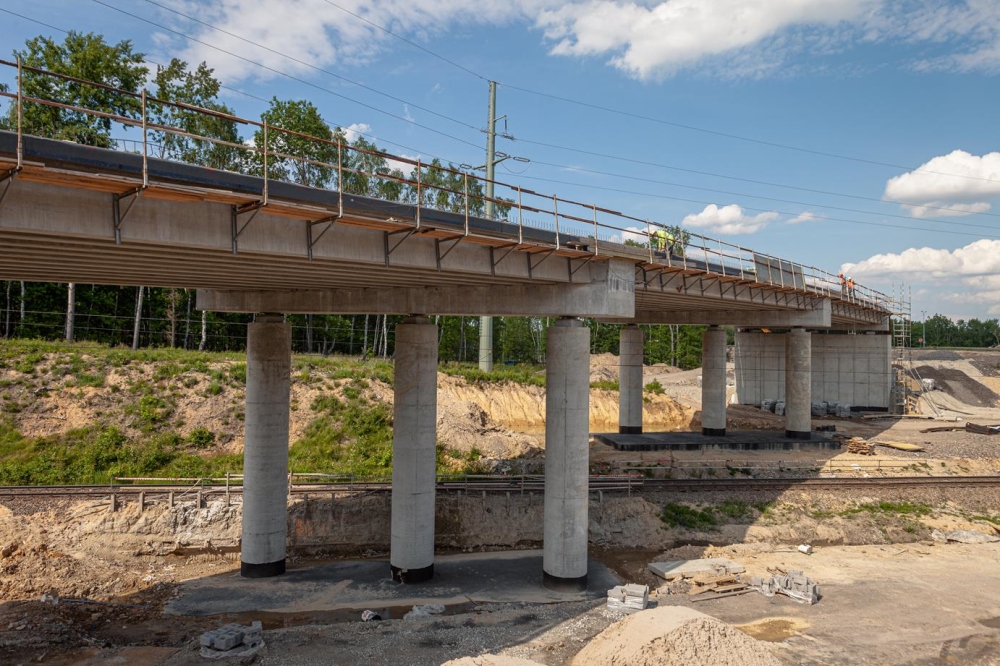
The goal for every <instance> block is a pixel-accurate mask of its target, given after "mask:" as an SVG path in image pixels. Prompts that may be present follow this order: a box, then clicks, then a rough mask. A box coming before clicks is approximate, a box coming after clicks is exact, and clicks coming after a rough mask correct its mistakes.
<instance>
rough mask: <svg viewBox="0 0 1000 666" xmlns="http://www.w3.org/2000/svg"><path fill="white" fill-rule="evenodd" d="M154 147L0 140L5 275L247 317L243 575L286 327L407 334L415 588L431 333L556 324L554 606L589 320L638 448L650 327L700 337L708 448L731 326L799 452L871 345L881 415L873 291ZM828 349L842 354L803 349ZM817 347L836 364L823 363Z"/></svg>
mask: <svg viewBox="0 0 1000 666" xmlns="http://www.w3.org/2000/svg"><path fill="white" fill-rule="evenodd" d="M8 96H10V95H8ZM143 101H145V98H143ZM122 122H125V121H122ZM129 122H130V123H131V124H133V125H137V124H138V121H135V120H134V119H133V120H131V121H129ZM143 123H145V120H143ZM270 129H271V131H276V128H270ZM142 131H143V138H144V141H143V147H142V151H141V152H136V153H128V152H121V151H115V150H109V149H101V148H94V147H86V146H80V145H76V144H72V143H67V142H62V141H55V140H49V139H43V138H38V137H32V136H26V135H22V134H21V133H20V132H0V278H4V279H19V280H37V281H64V282H87V283H98V284H115V285H122V284H131V285H156V286H164V287H179V288H196V289H198V307H199V308H201V309H208V310H213V311H225V312H245V313H255V314H256V317H255V321H254V322H253V323H251V324H249V330H248V349H247V391H246V447H245V451H244V467H245V480H244V484H245V485H244V512H243V537H242V574H243V575H244V576H247V577H264V576H273V575H278V574H281V573H282V572H284V570H285V547H286V499H285V498H286V478H287V477H286V472H287V467H288V444H289V442H288V419H289V385H290V368H291V347H290V340H291V332H290V328H289V326H288V324H286V323H285V322H284V316H283V315H285V314H289V313H317V314H318V313H332V314H354V313H388V314H401V315H405V316H406V318H405V319H404V321H403V323H401V324H400V325H399V326H398V327H397V330H396V341H397V342H396V353H395V381H394V392H395V406H394V439H393V480H392V526H391V554H390V566H391V575H392V576H393V577H394V578H395V579H397V580H400V581H402V582H407V583H409V582H419V581H422V580H426V579H428V578H430V577H431V576H432V575H433V571H434V501H435V467H434V466H435V462H434V461H435V443H436V433H435V423H436V367H437V343H436V341H437V333H436V327H435V326H434V325H433V324H432V323H431V320H430V319H429V315H435V314H463V315H526V316H547V317H557V318H558V319H557V321H556V323H555V324H554V326H552V327H551V328H549V330H548V333H547V349H548V356H547V370H546V381H547V387H548V388H547V398H546V425H545V440H546V456H545V511H544V516H545V517H544V520H545V525H544V535H545V536H544V564H543V578H544V582H545V584H546V585H547V586H549V587H552V588H554V589H581V588H583V587H585V586H586V578H587V530H588V519H587V506H588V498H587V492H588V490H587V488H588V436H589V433H588V406H589V402H588V401H589V397H588V395H589V333H588V329H587V328H586V327H585V326H583V324H582V322H580V321H579V319H578V318H580V317H594V318H598V319H600V320H602V321H607V322H614V323H620V324H626V326H625V327H624V328H623V330H622V334H621V356H620V358H621V379H620V396H621V397H620V401H621V403H620V406H621V409H620V430H621V431H622V432H627V433H633V432H641V431H642V404H643V402H642V388H643V381H642V358H643V353H642V350H643V334H642V331H641V330H640V328H639V327H638V326H637V324H642V323H651V324H667V323H671V324H674V323H676V324H705V325H708V326H709V328H708V329H707V330H706V332H705V334H704V347H703V354H704V368H703V413H702V424H703V433H704V435H705V436H714V437H718V436H724V435H725V432H726V404H725V401H726V370H725V367H726V366H725V363H726V357H725V354H726V334H725V331H724V330H723V329H722V328H720V326H722V325H729V326H736V327H740V328H744V329H752V330H753V331H757V330H758V329H760V328H762V327H765V328H767V329H770V330H771V331H772V332H771V334H770V335H769V336H766V340H765V341H763V342H762V341H761V340H762V338H761V336H760V333H759V332H747V333H740V334H739V338H738V346H742V347H743V348H745V349H747V350H748V351H747V352H746V357H745V358H744V359H743V365H742V368H741V370H740V372H741V375H744V376H741V378H738V381H743V382H744V383H753V382H751V381H750V380H749V379H747V377H748V376H749V374H752V373H758V374H759V380H760V385H761V386H763V385H767V384H768V382H770V386H771V387H772V388H773V391H774V393H776V395H773V396H770V397H780V395H777V394H778V393H783V394H784V397H785V400H786V403H787V407H786V409H787V434H788V435H789V436H795V437H803V438H804V437H808V436H809V433H810V430H811V423H810V406H811V401H812V399H813V398H814V397H815V396H816V395H817V393H820V392H822V391H824V390H827V388H828V384H829V385H833V386H834V389H835V390H842V389H843V388H844V386H842V384H843V383H844V382H848V383H850V382H852V381H854V380H853V379H851V377H854V375H850V376H847V375H842V373H841V374H836V373H835V375H834V378H833V379H823V380H822V381H820V382H818V383H817V381H816V379H815V377H814V373H813V366H814V365H816V364H817V363H819V364H820V365H821V366H822V367H821V368H818V371H819V370H822V371H827V370H828V368H827V365H831V366H832V365H836V364H838V363H839V366H840V367H845V366H847V365H850V362H851V361H850V359H851V358H853V357H855V356H856V355H857V349H858V347H857V345H859V344H862V343H865V342H866V340H872V341H876V342H877V344H874V346H871V348H872V349H875V350H876V351H877V353H876V354H875V355H874V358H876V359H877V361H876V365H877V366H878V371H877V376H878V377H882V375H883V374H884V376H885V382H886V385H885V391H884V392H885V399H886V400H887V399H888V384H887V382H888V373H889V346H888V337H887V336H886V335H885V332H886V331H887V330H888V321H889V319H888V318H889V316H890V313H891V309H890V307H889V303H888V301H887V299H886V298H885V297H884V296H883V295H881V294H879V293H877V292H874V291H871V290H868V289H865V288H864V287H861V286H858V287H857V288H856V289H855V290H854V291H852V292H850V293H846V292H843V291H842V289H841V285H840V283H839V281H838V280H837V278H836V277H834V276H833V275H831V274H829V273H825V272H823V271H820V270H817V269H814V268H810V267H807V266H802V265H800V264H796V263H794V262H792V261H787V260H782V259H777V258H775V257H771V256H768V255H766V254H762V253H758V252H753V251H751V250H748V249H746V248H743V247H739V246H735V245H731V244H728V243H723V242H720V241H716V240H713V239H708V238H704V237H701V236H692V237H690V238H685V239H684V241H683V243H682V244H681V245H680V246H678V247H674V248H671V249H669V250H665V251H663V252H657V251H655V250H654V248H653V243H650V242H649V239H650V238H651V237H652V234H653V233H654V232H655V229H656V228H657V226H658V225H655V223H652V222H649V221H643V220H636V219H635V218H630V217H628V216H626V215H622V214H620V213H616V212H614V211H610V210H607V209H603V208H599V207H597V206H595V205H590V204H582V203H577V202H573V201H569V200H566V199H560V198H559V197H556V196H552V195H541V194H538V193H536V192H533V191H531V190H526V189H523V188H520V187H517V186H508V194H509V195H510V196H509V197H507V198H506V199H505V201H504V202H505V203H506V204H508V205H510V212H509V214H508V215H507V217H506V218H505V219H504V220H502V221H496V220H490V219H483V218H479V217H476V216H474V215H470V213H469V195H468V190H466V193H465V210H464V211H462V210H461V206H459V207H458V208H459V210H458V212H456V211H455V207H454V206H452V207H451V208H450V209H449V210H438V209H436V208H434V207H432V206H430V205H428V204H427V203H425V200H424V198H423V197H422V196H421V195H420V192H421V189H420V188H421V184H420V182H419V173H420V170H419V164H416V163H415V166H416V167H418V168H417V169H416V171H415V172H414V173H416V174H418V175H417V176H416V178H417V182H416V183H415V187H416V192H417V196H416V197H415V201H411V202H410V203H397V202H389V201H383V200H379V199H373V198H367V197H364V196H358V195H352V194H349V193H346V192H343V191H336V190H326V189H318V188H310V187H303V186H299V185H293V184H289V183H286V182H279V181H275V180H273V179H268V178H266V177H264V178H258V177H252V176H247V175H242V174H237V173H229V172H224V171H218V170H214V169H209V168H204V167H199V166H192V165H188V164H182V163H178V162H174V161H169V160H162V159H152V158H150V157H148V155H147V150H146V148H147V146H146V145H145V131H146V127H145V124H143V126H142ZM264 150H265V163H266V159H267V155H266V148H265V149H264ZM272 158H273V156H272ZM341 168H342V167H341ZM341 176H342V174H341ZM466 177H467V178H470V176H466ZM411 178H412V176H411ZM339 182H343V180H340V181H339ZM410 185H411V187H412V186H413V185H414V183H411V184H410ZM451 195H452V196H453V197H454V196H458V195H457V194H456V193H451ZM498 196H500V195H498ZM626 239H637V241H638V242H637V243H629V244H626V243H625V242H624V241H625V240H626ZM837 332H851V333H854V335H840V334H837ZM864 332H871V333H872V334H871V335H868V336H866V335H858V333H864ZM825 338H830V339H834V338H837V339H842V340H846V341H847V342H846V343H844V342H839V343H838V344H836V345H831V344H827V343H826V342H825V341H824V342H823V343H822V344H820V345H816V344H814V342H813V341H814V340H817V341H818V340H821V339H823V340H825ZM820 347H822V349H824V350H827V351H824V352H823V355H822V356H817V349H818V348H820ZM866 349H867V347H866ZM882 350H884V352H883V351H882ZM758 352H759V353H758ZM765 352H766V353H765ZM755 354H756V356H755ZM768 354H770V355H771V356H768ZM871 356H872V355H871V354H869V357H871ZM755 358H756V359H758V360H757V361H754V360H753V359H755ZM761 359H763V360H762V361H761ZM816 359H819V360H818V361H817V360H816ZM772 361H773V363H772ZM828 361H830V362H831V363H828ZM866 363H870V361H866ZM755 364H756V365H755ZM883 371H884V373H883ZM827 376H830V375H829V372H827ZM844 377H847V379H845V378H844ZM753 381H757V380H753ZM877 381H881V380H877ZM880 386H881V385H880ZM762 390H765V389H762ZM766 390H771V389H766ZM869 394H870V395H881V388H879V390H878V391H870V392H869ZM883 406H888V405H887V404H886V405H883Z"/></svg>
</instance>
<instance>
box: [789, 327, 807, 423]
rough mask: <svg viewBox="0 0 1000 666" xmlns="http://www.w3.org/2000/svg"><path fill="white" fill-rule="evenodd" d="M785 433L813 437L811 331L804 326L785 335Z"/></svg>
mask: <svg viewBox="0 0 1000 666" xmlns="http://www.w3.org/2000/svg"><path fill="white" fill-rule="evenodd" d="M785 436H786V437H790V438H795V439H810V438H811V437H812V334H810V333H809V331H807V330H805V329H802V328H793V329H792V330H790V331H789V332H788V333H787V334H786V335H785Z"/></svg>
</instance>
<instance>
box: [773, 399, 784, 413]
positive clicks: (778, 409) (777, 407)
mask: <svg viewBox="0 0 1000 666" xmlns="http://www.w3.org/2000/svg"><path fill="white" fill-rule="evenodd" d="M774 413H775V414H777V415H778V416H784V415H785V401H784V400H779V401H778V402H776V403H774Z"/></svg>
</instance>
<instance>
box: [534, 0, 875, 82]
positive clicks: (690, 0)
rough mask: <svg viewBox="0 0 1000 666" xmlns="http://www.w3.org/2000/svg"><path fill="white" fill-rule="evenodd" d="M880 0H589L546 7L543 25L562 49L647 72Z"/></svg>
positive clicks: (840, 16)
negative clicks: (649, 0) (645, 1)
mask: <svg viewBox="0 0 1000 666" xmlns="http://www.w3.org/2000/svg"><path fill="white" fill-rule="evenodd" d="M876 4H877V2H875V0H667V1H666V2H661V3H659V4H652V5H645V6H644V5H640V4H636V3H634V2H623V1H621V0H589V1H587V2H577V3H570V4H566V5H563V6H561V7H559V8H557V9H551V10H543V11H542V12H541V14H540V15H539V17H538V25H540V26H541V27H542V28H543V29H544V30H545V36H546V37H547V38H548V39H550V40H552V41H554V42H555V45H554V46H553V47H552V53H553V54H556V55H577V56H580V55H588V56H589V55H599V54H604V53H608V52H611V53H613V54H614V55H613V56H612V58H611V61H610V62H611V64H612V65H614V66H615V67H617V68H618V69H621V70H622V71H624V72H626V73H628V74H630V75H632V76H634V77H636V78H640V79H648V78H653V77H656V76H660V75H663V74H669V73H672V72H673V71H676V70H678V69H681V68H683V67H685V66H688V65H691V64H693V63H695V62H697V61H699V60H700V59H702V58H706V57H711V56H714V55H718V54H722V53H726V52H734V51H739V50H740V49H744V48H746V47H749V46H751V45H754V44H757V43H759V42H761V41H763V40H765V39H768V38H771V37H774V36H776V35H777V34H778V33H779V32H781V31H783V30H786V29H789V28H792V27H796V26H800V27H804V26H812V27H827V28H829V27H833V26H836V25H837V24H838V23H840V22H842V21H848V20H854V19H858V18H859V17H860V16H862V15H864V13H865V12H866V11H869V10H870V9H871V8H872V7H874V6H875V5H876Z"/></svg>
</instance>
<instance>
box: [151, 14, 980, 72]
mask: <svg viewBox="0 0 1000 666" xmlns="http://www.w3.org/2000/svg"><path fill="white" fill-rule="evenodd" d="M166 1H167V2H169V3H170V4H171V5H172V6H174V7H176V8H177V9H178V10H179V11H182V12H184V13H186V14H188V15H191V16H194V17H196V18H197V19H199V20H201V21H204V22H206V23H210V24H212V25H215V26H218V27H219V28H221V29H223V30H226V31H228V32H230V33H233V35H235V36H233V35H226V34H223V33H220V32H217V31H215V30H212V29H211V28H208V27H206V26H204V25H201V24H197V23H191V22H189V21H187V20H184V19H182V18H179V17H178V16H177V15H175V14H172V13H169V12H165V11H164V12H161V15H162V18H163V19H165V20H168V21H170V22H171V26H172V27H176V28H177V29H178V30H180V31H182V32H185V33H187V34H190V35H192V36H193V37H195V38H197V39H199V40H201V41H203V42H207V43H208V44H212V45H214V46H216V47H218V48H220V49H225V50H227V51H230V52H232V53H236V54H238V55H241V56H243V57H245V58H247V59H249V60H252V61H256V62H259V63H261V64H263V65H265V66H267V67H271V68H274V69H277V70H281V71H284V72H288V73H289V74H293V75H296V76H303V75H308V76H314V75H316V72H315V71H314V70H313V69H312V68H310V67H309V66H308V65H306V64H304V63H310V64H312V65H314V66H316V67H323V68H329V67H337V66H342V65H350V64H356V63H368V62H371V61H372V60H373V59H375V58H377V57H378V56H379V55H380V54H381V52H382V51H383V50H384V49H388V48H396V46H397V45H396V43H395V42H394V40H393V39H392V38H391V37H390V36H388V35H386V34H385V33H383V32H382V31H380V30H378V29H377V28H374V27H373V26H371V25H369V24H367V23H364V22H363V21H360V20H358V19H357V18H354V17H352V16H350V15H349V14H346V13H345V12H343V11H340V10H339V9H337V8H336V7H335V6H333V5H331V4H329V3H327V2H324V1H323V0H295V1H288V0H280V1H279V0H166ZM338 4H341V5H342V6H344V7H345V8H346V9H348V10H350V11H351V12H354V13H356V14H359V15H361V16H363V17H365V18H367V19H368V20H371V21H372V22H374V23H377V24H379V25H383V26H387V27H389V28H390V29H392V30H393V31H394V32H396V33H397V34H402V35H404V36H407V37H409V38H412V39H415V40H417V41H421V42H426V43H431V40H433V39H435V38H438V37H440V36H443V35H448V34H453V33H454V31H455V29H456V28H461V27H464V26H470V25H503V24H508V23H513V22H517V23H521V24H527V25H533V26H534V27H535V28H537V29H538V30H539V31H540V32H541V33H542V35H543V39H544V40H545V41H547V42H549V43H550V45H551V48H550V52H551V53H552V54H553V55H559V56H572V57H604V58H607V60H608V62H609V64H611V65H612V66H614V67H616V68H618V69H619V70H621V71H622V72H624V73H626V74H627V75H629V76H632V77H635V78H639V79H659V78H663V77H664V76H669V75H671V74H673V73H675V72H677V71H679V70H682V69H690V68H700V69H704V70H707V71H710V72H712V73H714V74H716V75H719V76H723V77H732V76H751V77H760V76H766V75H771V74H776V73H782V74H787V73H789V72H795V71H796V68H798V67H800V66H801V64H800V63H794V64H793V63H792V62H791V58H792V56H794V55H797V54H807V55H808V56H809V57H822V56H824V55H829V54H835V53H839V52H842V51H844V50H845V49H847V48H850V47H853V46H857V45H859V44H866V43H871V42H888V41H890V40H892V41H895V42H899V41H906V42H910V43H913V44H927V45H931V46H932V47H933V50H934V52H935V53H936V54H939V55H936V56H935V57H934V58H931V59H925V60H921V61H916V62H912V61H911V62H905V63H904V65H903V66H904V67H907V68H909V69H913V70H916V71H962V72H965V71H997V70H1000V4H998V3H997V2H996V0H965V2H961V3H958V2H954V3H951V2H949V3H942V2H940V0H909V1H907V2H898V1H895V0H508V1H506V2H504V1H500V2H487V3H483V2H474V1H473V0H405V1H404V0H383V1H381V2H378V3H366V2H363V1H362V0H341V1H340V2H338ZM942 5H944V6H942ZM154 39H155V40H156V41H155V43H156V44H157V45H158V48H159V49H162V50H163V51H164V52H176V51H177V50H178V49H180V50H181V56H182V57H184V58H185V59H186V60H188V61H189V62H201V61H202V60H206V61H208V62H209V63H210V64H211V65H212V66H213V67H215V68H216V74H217V75H218V76H219V78H221V79H222V80H224V81H226V82H234V81H238V80H240V79H247V78H254V79H269V78H273V77H275V76H277V74H275V73H274V72H269V71H267V70H262V69H260V68H257V67H256V66H254V65H253V64H251V63H248V62H246V61H242V60H239V59H237V58H234V57H232V56H228V55H226V54H224V53H221V52H220V51H219V50H217V49H214V48H211V47H209V46H206V45H205V44H199V43H191V42H187V41H185V40H183V39H182V38H178V37H175V36H172V35H168V34H165V33H158V34H157V35H155V36H154ZM245 40H250V41H253V42H257V43H259V44H263V45H266V46H267V47H268V48H269V49H273V51H267V50H263V49H260V48H257V47H255V46H253V45H251V44H248V43H247V42H246V41H245ZM279 54H287V55H288V56H291V57H292V58H294V59H295V60H294V61H293V60H289V59H287V58H284V57H282V56H281V55H279ZM409 55H410V54H407V57H409ZM296 61H297V62H296Z"/></svg>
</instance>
